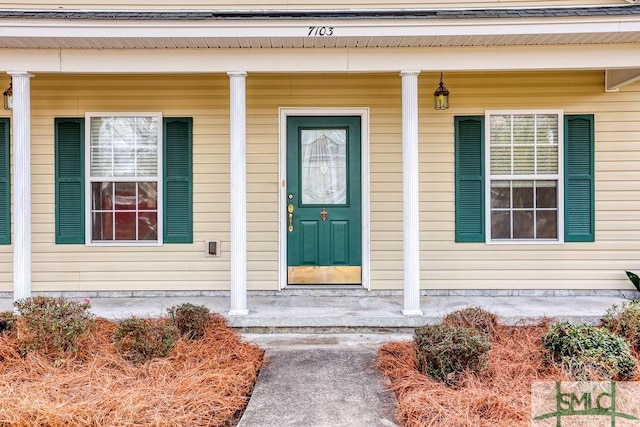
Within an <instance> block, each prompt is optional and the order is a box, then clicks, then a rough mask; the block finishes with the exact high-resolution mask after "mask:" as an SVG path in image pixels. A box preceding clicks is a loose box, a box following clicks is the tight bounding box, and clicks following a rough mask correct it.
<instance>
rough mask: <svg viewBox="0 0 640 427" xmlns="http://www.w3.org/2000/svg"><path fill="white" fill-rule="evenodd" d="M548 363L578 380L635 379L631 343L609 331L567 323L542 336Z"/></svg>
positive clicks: (558, 325)
mask: <svg viewBox="0 0 640 427" xmlns="http://www.w3.org/2000/svg"><path fill="white" fill-rule="evenodd" d="M542 345H543V346H544V348H545V350H546V356H547V360H548V361H550V362H552V363H554V364H556V365H557V366H559V367H560V368H561V369H562V370H563V372H564V373H565V374H566V375H568V376H570V377H571V378H573V379H575V380H578V381H585V380H593V381H596V380H604V379H630V378H633V376H634V372H635V368H636V363H637V362H636V359H635V358H634V357H633V356H632V355H631V349H630V347H629V344H628V343H627V342H626V341H625V340H624V339H623V338H622V337H620V336H618V335H615V334H613V333H611V332H610V331H609V330H607V329H603V328H597V327H595V326H590V325H572V324H570V323H567V322H563V323H556V324H554V325H551V327H550V328H549V331H548V332H547V333H546V334H544V335H543V336H542Z"/></svg>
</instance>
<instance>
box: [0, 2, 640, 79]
mask: <svg viewBox="0 0 640 427" xmlns="http://www.w3.org/2000/svg"><path fill="white" fill-rule="evenodd" d="M638 44H640V5H633V4H629V5H624V6H602V7H574V8H519V9H477V10H462V9H459V10H358V11H352V10H350V11H188V10H186V11H185V10H181V11H177V10H174V11H80V10H78V11H68V10H65V11H57V10H41V11H37V10H0V58H1V59H2V60H3V62H5V63H6V66H7V67H11V66H20V67H21V68H24V69H31V70H54V69H59V70H60V71H63V70H73V71H75V72H83V71H84V72H91V71H92V70H96V69H100V70H106V69H109V67H110V65H108V64H110V62H113V61H114V58H116V57H117V58H119V61H117V62H118V67H117V69H118V70H119V72H126V71H127V70H148V69H151V70H152V69H153V66H154V65H149V66H145V67H141V66H140V62H142V61H146V60H147V58H150V57H151V56H153V58H156V57H158V58H160V59H161V58H164V57H165V55H164V54H163V52H169V51H171V52H174V53H172V55H174V57H175V58H180V57H183V58H185V60H187V61H191V62H190V63H189V65H187V66H188V67H190V68H189V69H190V70H198V67H200V66H201V65H199V63H200V62H202V55H200V57H199V58H194V57H193V54H192V53H194V52H199V53H201V52H202V50H205V49H206V50H216V51H217V52H219V53H217V54H216V56H219V57H218V58H217V61H216V62H205V63H203V64H202V67H203V69H204V68H206V69H209V70H215V69H217V68H216V67H219V63H220V61H222V60H223V59H224V61H225V64H226V66H228V64H229V63H233V61H235V60H236V58H237V53H238V52H239V51H242V50H245V49H246V50H247V51H248V52H250V55H251V57H252V59H253V64H255V67H256V68H257V69H260V70H265V71H269V70H272V69H273V70H279V69H289V70H291V69H293V68H292V67H291V65H290V64H291V63H292V62H291V61H289V64H288V65H283V66H281V67H280V68H278V67H277V66H276V67H274V65H272V64H273V63H274V58H275V57H278V55H280V56H284V55H282V54H280V53H282V52H287V51H291V52H296V53H295V55H296V56H297V57H298V58H309V55H301V52H308V53H309V54H310V55H311V56H312V57H314V56H318V57H320V55H321V57H322V58H323V59H324V60H325V61H327V60H331V59H335V60H336V61H335V62H334V63H332V64H330V65H328V66H326V67H327V68H326V71H331V70H334V71H339V70H349V71H363V70H372V71H376V70H377V71H380V70H383V69H387V68H388V65H389V64H387V65H384V66H382V65H381V64H380V57H379V56H378V57H375V58H374V59H371V60H369V59H368V58H367V57H368V56H369V55H370V53H371V52H372V50H375V52H378V55H383V54H384V55H389V53H390V52H393V54H392V55H389V56H388V57H387V59H388V61H386V62H393V65H394V67H395V66H401V65H402V63H403V61H404V59H405V58H411V60H410V61H405V62H407V64H408V65H407V66H409V68H411V69H414V68H415V69H427V68H424V66H425V64H429V65H430V66H433V67H435V68H431V69H440V70H442V69H445V70H446V69H452V70H455V69H466V70H473V69H478V65H477V64H486V63H487V58H486V57H487V55H489V56H491V61H492V62H493V61H495V62H496V63H495V65H492V66H491V67H488V68H487V69H514V68H513V67H512V64H513V63H514V59H515V61H520V62H522V65H517V66H516V68H518V67H519V69H554V68H555V69H571V68H580V69H587V68H591V69H605V70H607V73H606V75H607V77H606V87H605V88H606V89H607V90H617V89H618V88H619V87H622V86H623V85H625V84H628V83H631V82H634V81H637V80H639V79H640V53H638V54H636V53H634V52H636V51H638V49H637V45H638ZM460 49H464V50H463V51H460ZM456 50H457V52H459V53H457V54H456V53H455V52H456ZM549 51H550V52H551V53H552V54H553V55H551V56H549V57H548V58H547V57H546V56H548V55H547V53H548V52H549ZM21 52H24V54H21ZM37 52H40V53H37ZM154 52H155V53H154ZM180 52H182V53H180ZM225 52H228V53H225ZM279 52H280V53H279ZM412 52H413V53H412ZM415 52H421V56H422V57H425V56H426V57H428V58H427V59H424V58H421V59H420V60H418V61H416V60H415V59H416V56H415ZM460 52H461V53H460ZM518 52H520V54H519V56H518ZM629 52H631V53H630V54H629ZM639 52H640V51H639ZM262 53H264V54H266V55H267V56H268V58H267V57H264V55H263V54H262ZM425 54H426V55H425ZM393 55H395V56H393ZM478 55H481V56H482V58H480V57H478ZM436 56H437V57H438V58H437V60H439V59H440V58H451V59H452V60H450V61H449V62H447V63H446V66H443V64H442V63H438V62H437V60H436V61H435V62H434V58H435V57H436ZM263 57H264V58H263ZM89 58H91V59H89ZM125 58H126V59H125ZM143 58H144V59H143ZM536 58H538V59H536ZM5 59H7V60H5ZM94 60H95V61H97V62H96V64H95V65H93V63H92V61H94ZM136 60H138V61H140V62H138V63H136ZM306 60H308V59H306ZM306 60H303V61H306ZM127 61H130V64H131V65H129V63H127V65H123V64H124V63H125V62H127ZM299 61H300V60H299ZM374 61H375V64H374ZM420 61H422V62H420ZM473 61H475V62H473ZM536 61H537V62H536ZM553 61H555V62H553ZM148 62H151V63H153V61H148ZM157 62H159V61H157ZM276 62H277V61H276ZM443 62H444V60H443ZM16 64H18V65H16ZM32 64H33V65H32ZM162 64H163V65H162V68H163V70H164V69H166V71H167V72H168V71H170V69H173V68H172V67H167V65H166V64H167V63H166V61H165V62H163V63H162ZM241 65H242V66H243V68H242V69H251V68H250V67H251V65H250V64H249V66H248V65H247V60H246V57H243V59H242V61H241ZM276 65H277V64H276ZM92 67H93V68H92ZM247 67H248V68H247ZM287 67H288V68H287ZM381 67H382V68H381ZM179 68H180V67H177V68H176V70H175V71H179ZM14 69H16V68H14ZM238 69H240V68H238ZM295 69H296V70H298V69H300V70H301V71H310V69H306V67H305V65H304V64H302V65H297V64H296V65H295ZM313 69H314V70H317V71H318V72H322V71H323V70H325V66H324V65H322V66H315V67H314V68H313Z"/></svg>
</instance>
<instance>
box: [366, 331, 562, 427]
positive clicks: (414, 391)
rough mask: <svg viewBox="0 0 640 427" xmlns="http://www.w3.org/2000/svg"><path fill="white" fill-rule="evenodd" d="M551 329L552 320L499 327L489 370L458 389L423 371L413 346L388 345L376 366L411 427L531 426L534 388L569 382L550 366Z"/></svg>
mask: <svg viewBox="0 0 640 427" xmlns="http://www.w3.org/2000/svg"><path fill="white" fill-rule="evenodd" d="M547 330H548V321H546V322H543V323H541V324H539V325H535V326H511V327H509V326H499V330H498V331H497V333H496V334H495V335H494V336H493V338H492V341H491V345H492V348H491V350H490V351H489V359H488V363H487V366H486V367H485V368H484V370H483V371H481V372H480V374H479V375H474V374H471V373H465V374H463V375H462V377H461V379H460V381H459V383H458V385H457V386H456V387H455V388H453V387H448V386H446V385H445V384H443V383H440V382H437V381H434V380H432V379H430V378H428V377H426V376H425V375H422V374H421V373H420V372H418V370H417V369H416V366H415V363H414V353H413V342H391V343H387V344H385V345H383V346H382V347H381V348H380V350H379V354H378V356H379V357H378V363H377V367H378V370H379V371H380V372H381V373H382V374H383V375H384V376H385V377H387V378H388V379H389V380H390V388H391V390H393V392H394V393H395V395H396V397H397V399H398V410H397V417H398V421H399V422H400V423H401V425H403V426H406V427H429V426H447V427H520V426H522V427H525V426H526V427H528V426H529V425H530V420H531V384H532V383H533V382H534V381H564V380H568V379H569V378H567V377H566V376H564V375H563V374H562V372H561V371H560V370H559V368H556V367H554V366H550V365H549V364H548V363H545V360H544V354H543V347H542V344H541V337H542V335H543V334H544V333H545V332H547Z"/></svg>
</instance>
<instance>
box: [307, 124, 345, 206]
mask: <svg viewBox="0 0 640 427" xmlns="http://www.w3.org/2000/svg"><path fill="white" fill-rule="evenodd" d="M300 139H301V141H300V150H301V154H302V159H301V160H302V162H301V165H300V168H301V172H302V173H301V175H302V176H301V178H302V183H301V189H302V203H303V204H305V205H344V204H346V203H347V131H346V129H305V130H302V131H301V134H300Z"/></svg>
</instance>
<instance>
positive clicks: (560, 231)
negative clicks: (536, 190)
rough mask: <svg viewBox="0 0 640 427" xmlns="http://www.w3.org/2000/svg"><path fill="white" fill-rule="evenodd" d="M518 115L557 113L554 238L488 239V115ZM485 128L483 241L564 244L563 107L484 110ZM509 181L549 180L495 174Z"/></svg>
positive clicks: (542, 177)
mask: <svg viewBox="0 0 640 427" xmlns="http://www.w3.org/2000/svg"><path fill="white" fill-rule="evenodd" d="M521 114H555V115H557V116H558V174H557V175H558V179H557V180H558V190H557V191H558V192H557V196H558V230H557V234H558V238H557V239H499V240H493V239H492V238H491V139H490V137H491V116H495V115H521ZM484 122H485V129H484V141H485V142H484V165H485V168H484V190H485V203H484V204H485V241H486V243H487V244H508V245H513V244H515V245H521V244H547V245H548V244H559V243H564V110H560V109H533V110H516V109H514V110H486V111H485V120H484ZM497 177H500V178H505V179H509V180H511V181H514V180H515V181H518V180H522V181H549V180H555V179H549V178H548V177H549V175H535V174H534V175H509V176H508V177H507V176H506V175H497Z"/></svg>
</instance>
